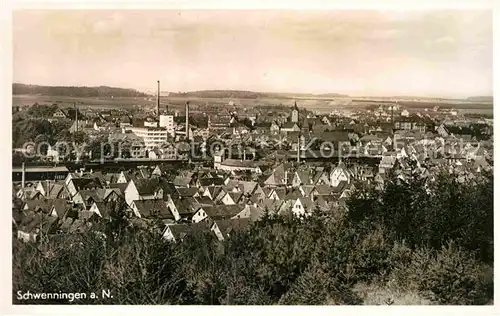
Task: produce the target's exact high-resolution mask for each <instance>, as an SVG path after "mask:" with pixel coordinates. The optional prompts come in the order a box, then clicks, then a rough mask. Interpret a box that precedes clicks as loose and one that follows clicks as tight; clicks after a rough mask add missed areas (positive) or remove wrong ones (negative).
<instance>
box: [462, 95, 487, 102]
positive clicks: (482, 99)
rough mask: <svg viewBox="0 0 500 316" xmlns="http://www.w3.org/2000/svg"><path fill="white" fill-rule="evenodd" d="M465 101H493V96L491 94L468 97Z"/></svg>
mask: <svg viewBox="0 0 500 316" xmlns="http://www.w3.org/2000/svg"><path fill="white" fill-rule="evenodd" d="M466 100H467V101H474V102H493V97H491V96H477V97H468V98H467V99H466Z"/></svg>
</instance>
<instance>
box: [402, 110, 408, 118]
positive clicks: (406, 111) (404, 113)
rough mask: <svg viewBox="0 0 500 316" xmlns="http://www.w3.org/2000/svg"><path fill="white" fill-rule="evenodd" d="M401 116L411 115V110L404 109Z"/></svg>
mask: <svg viewBox="0 0 500 316" xmlns="http://www.w3.org/2000/svg"><path fill="white" fill-rule="evenodd" d="M401 116H403V117H408V116H410V112H408V110H403V111H401Z"/></svg>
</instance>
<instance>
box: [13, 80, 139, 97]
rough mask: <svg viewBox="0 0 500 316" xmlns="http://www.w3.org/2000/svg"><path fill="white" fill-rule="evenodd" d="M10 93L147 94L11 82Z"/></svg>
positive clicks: (74, 95)
mask: <svg viewBox="0 0 500 316" xmlns="http://www.w3.org/2000/svg"><path fill="white" fill-rule="evenodd" d="M12 94H13V95H16V94H38V95H49V96H70V97H112V96H113V97H146V96H147V94H145V93H142V92H138V91H136V90H132V89H122V88H113V87H106V86H100V87H61V86H35V85H25V84H21V83H14V84H12Z"/></svg>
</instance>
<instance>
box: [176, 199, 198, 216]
mask: <svg viewBox="0 0 500 316" xmlns="http://www.w3.org/2000/svg"><path fill="white" fill-rule="evenodd" d="M172 202H173V203H174V205H175V207H176V208H177V211H178V212H179V215H192V214H194V213H195V212H196V211H197V210H198V209H199V204H198V202H197V201H196V199H195V198H193V197H184V198H181V199H173V200H172Z"/></svg>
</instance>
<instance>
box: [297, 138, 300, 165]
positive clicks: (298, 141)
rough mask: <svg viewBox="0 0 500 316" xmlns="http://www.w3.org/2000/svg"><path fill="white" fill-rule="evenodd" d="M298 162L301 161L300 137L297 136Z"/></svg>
mask: <svg viewBox="0 0 500 316" xmlns="http://www.w3.org/2000/svg"><path fill="white" fill-rule="evenodd" d="M297 162H300V137H297Z"/></svg>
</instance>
